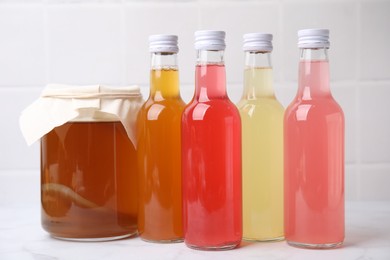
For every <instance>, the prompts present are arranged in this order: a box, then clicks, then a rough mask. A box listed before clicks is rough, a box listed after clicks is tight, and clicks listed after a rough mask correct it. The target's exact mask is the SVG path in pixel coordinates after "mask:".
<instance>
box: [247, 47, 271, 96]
mask: <svg viewBox="0 0 390 260" xmlns="http://www.w3.org/2000/svg"><path fill="white" fill-rule="evenodd" d="M261 97H274V88H273V71H272V64H271V53H270V52H252V51H247V52H245V71H244V93H243V99H249V100H252V99H257V98H261Z"/></svg>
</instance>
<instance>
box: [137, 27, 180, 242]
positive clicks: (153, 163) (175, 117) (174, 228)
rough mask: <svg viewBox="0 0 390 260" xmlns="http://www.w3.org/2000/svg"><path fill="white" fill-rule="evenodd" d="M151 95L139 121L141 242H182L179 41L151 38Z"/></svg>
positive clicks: (164, 37)
mask: <svg viewBox="0 0 390 260" xmlns="http://www.w3.org/2000/svg"><path fill="white" fill-rule="evenodd" d="M149 42H150V48H149V50H150V52H151V70H150V95H149V98H148V100H147V101H146V102H145V104H144V105H143V106H142V108H141V110H140V112H139V114H138V120H137V139H138V152H137V156H138V166H139V182H138V183H139V208H138V210H139V211H138V213H139V218H138V230H139V234H140V236H141V238H142V239H143V240H146V241H153V242H180V241H182V240H183V229H182V196H181V159H180V157H181V134H180V129H181V114H182V111H183V108H184V106H185V103H184V102H183V100H182V99H181V97H180V91H179V73H178V66H177V53H178V47H177V36H175V35H152V36H150V38H149Z"/></svg>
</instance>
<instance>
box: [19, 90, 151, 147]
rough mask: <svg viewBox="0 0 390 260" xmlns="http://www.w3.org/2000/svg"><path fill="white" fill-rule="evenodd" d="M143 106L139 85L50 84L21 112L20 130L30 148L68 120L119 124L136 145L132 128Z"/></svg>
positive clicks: (133, 128)
mask: <svg viewBox="0 0 390 260" xmlns="http://www.w3.org/2000/svg"><path fill="white" fill-rule="evenodd" d="M142 104H143V99H142V95H141V93H140V89H139V87H138V86H125V87H108V86H102V85H90V86H74V85H59V84H49V85H47V86H46V87H45V89H44V90H43V91H42V93H41V96H40V97H39V98H38V99H37V100H36V101H34V102H33V103H32V104H31V105H29V106H28V107H27V108H25V109H24V110H23V112H22V114H21V116H20V119H19V123H20V129H21V131H22V134H23V136H24V138H25V139H26V142H27V144H28V145H31V144H33V143H34V142H35V141H37V140H39V139H40V138H41V137H43V136H44V135H45V134H47V133H48V132H50V131H51V130H52V129H53V128H55V127H57V126H60V125H63V124H65V123H66V122H69V121H72V122H73V121H82V122H100V121H120V122H122V124H123V126H124V128H125V130H126V132H127V135H128V136H129V139H130V140H131V142H132V143H133V144H134V146H136V136H135V127H136V120H137V114H138V110H139V109H140V107H141V106H142Z"/></svg>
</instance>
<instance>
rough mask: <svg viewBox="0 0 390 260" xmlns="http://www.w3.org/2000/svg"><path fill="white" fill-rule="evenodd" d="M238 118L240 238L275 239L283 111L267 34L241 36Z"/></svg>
mask: <svg viewBox="0 0 390 260" xmlns="http://www.w3.org/2000/svg"><path fill="white" fill-rule="evenodd" d="M244 51H245V71H244V91H243V95H242V98H241V100H240V101H239V103H238V104H237V106H238V109H239V111H240V115H241V123H242V159H243V160H242V164H243V166H242V167H243V171H242V175H243V176H242V182H243V239H245V240H254V241H277V240H282V239H283V238H284V233H283V114H284V109H283V107H282V105H281V104H280V103H279V102H278V100H277V99H276V97H275V95H274V89H273V73H272V65H271V51H272V35H271V34H261V33H253V34H246V35H244Z"/></svg>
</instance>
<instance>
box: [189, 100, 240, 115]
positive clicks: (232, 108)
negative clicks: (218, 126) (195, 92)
mask: <svg viewBox="0 0 390 260" xmlns="http://www.w3.org/2000/svg"><path fill="white" fill-rule="evenodd" d="M198 114H203V115H206V114H207V115H209V116H210V118H211V117H213V116H218V117H219V118H222V117H224V116H235V117H239V116H240V115H239V111H238V109H237V107H236V105H235V104H234V103H233V102H231V101H230V100H229V99H228V98H226V99H213V100H209V101H204V102H199V101H198V100H192V101H191V102H190V103H189V104H188V105H187V106H186V107H185V109H184V112H183V116H184V117H185V116H189V117H191V116H196V115H198Z"/></svg>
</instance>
